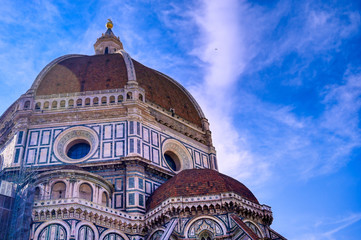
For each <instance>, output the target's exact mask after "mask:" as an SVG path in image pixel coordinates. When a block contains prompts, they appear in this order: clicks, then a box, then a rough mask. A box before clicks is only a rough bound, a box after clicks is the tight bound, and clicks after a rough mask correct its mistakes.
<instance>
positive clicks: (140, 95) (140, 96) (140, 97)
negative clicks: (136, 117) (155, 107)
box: [139, 94, 143, 102]
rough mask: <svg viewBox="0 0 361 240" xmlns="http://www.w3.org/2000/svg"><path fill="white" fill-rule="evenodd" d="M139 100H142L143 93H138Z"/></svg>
mask: <svg viewBox="0 0 361 240" xmlns="http://www.w3.org/2000/svg"><path fill="white" fill-rule="evenodd" d="M139 100H140V101H142V102H143V95H142V94H139Z"/></svg>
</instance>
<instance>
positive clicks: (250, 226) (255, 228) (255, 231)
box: [245, 222, 262, 238]
mask: <svg viewBox="0 0 361 240" xmlns="http://www.w3.org/2000/svg"><path fill="white" fill-rule="evenodd" d="M245 224H246V225H247V226H248V227H249V228H250V229H251V230H252V231H253V232H254V233H255V234H257V236H258V237H260V238H262V234H261V232H260V231H259V229H258V227H256V225H254V224H253V223H252V222H245Z"/></svg>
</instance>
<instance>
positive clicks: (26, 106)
mask: <svg viewBox="0 0 361 240" xmlns="http://www.w3.org/2000/svg"><path fill="white" fill-rule="evenodd" d="M29 108H30V101H26V102H25V103H24V109H29Z"/></svg>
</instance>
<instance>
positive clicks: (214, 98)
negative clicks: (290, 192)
mask: <svg viewBox="0 0 361 240" xmlns="http://www.w3.org/2000/svg"><path fill="white" fill-rule="evenodd" d="M292 7H293V6H291V5H290V4H288V3H287V2H285V1H281V2H279V3H278V4H277V5H276V7H275V8H273V9H266V8H264V7H261V6H258V5H255V4H253V5H251V4H249V3H247V2H245V1H202V2H201V4H200V5H199V9H198V10H196V11H195V12H193V17H194V19H195V21H196V23H197V24H198V27H199V29H200V36H199V38H198V39H197V45H198V47H197V48H195V49H193V50H192V51H191V54H194V55H195V56H197V57H198V58H200V59H201V60H202V61H203V63H204V65H202V67H203V69H204V70H205V76H204V81H203V82H201V83H198V84H195V85H194V86H193V88H192V89H191V91H192V93H193V94H194V95H195V98H196V99H197V100H198V101H199V102H200V104H201V106H202V108H203V110H204V112H205V113H206V116H208V117H209V121H210V123H211V130H212V134H213V139H214V145H215V147H216V149H217V154H218V160H219V166H220V169H221V170H222V171H225V172H226V173H228V174H230V175H232V176H235V177H238V178H239V179H241V180H247V181H248V180H249V181H251V182H252V184H257V183H262V182H263V181H265V180H267V179H269V178H270V177H271V176H273V177H274V176H275V173H276V172H278V173H279V172H280V171H281V172H282V171H284V172H287V174H288V175H295V176H294V177H296V178H298V177H300V178H303V179H309V178H311V177H314V176H316V175H319V174H325V173H330V172H333V171H335V170H337V169H338V168H339V167H341V166H342V165H343V164H345V163H346V162H347V161H348V158H347V156H348V155H349V154H350V153H351V151H352V149H354V148H355V147H359V146H360V144H358V143H359V142H360V140H361V136H360V134H358V132H359V129H358V124H359V119H358V114H357V112H358V111H359V110H360V108H361V105H360V104H359V102H358V99H359V96H360V95H361V92H360V91H359V90H358V88H359V86H358V85H357V84H358V83H359V82H361V81H360V79H359V77H358V75H357V74H356V75H352V76H351V74H350V75H349V76H347V77H345V83H344V84H342V83H339V84H336V85H332V86H328V87H326V88H325V89H324V92H323V93H322V94H323V95H322V96H320V98H323V99H324V100H323V101H322V102H315V104H321V105H323V106H324V108H325V110H324V111H323V112H322V111H321V113H320V116H313V115H298V114H296V111H297V109H295V107H294V106H289V105H282V104H280V103H276V102H267V101H264V100H262V98H261V97H259V96H258V95H257V94H256V93H253V92H246V90H245V89H242V87H239V86H240V80H241V79H242V77H243V76H244V75H245V74H249V73H251V72H255V71H259V70H263V69H264V68H265V67H267V66H269V65H270V64H276V66H277V64H278V63H279V62H280V61H283V59H284V58H285V56H287V55H288V54H289V53H290V52H296V53H297V54H298V55H299V59H300V60H301V62H300V63H299V64H294V65H293V66H291V68H290V69H289V71H290V72H292V73H293V74H296V75H297V74H301V73H299V72H302V71H306V70H308V68H309V64H310V63H311V62H312V61H313V59H314V58H315V56H317V54H323V53H325V51H333V49H334V48H337V47H338V46H339V45H340V44H341V43H342V41H343V40H344V39H346V38H348V37H351V36H352V34H355V33H356V32H357V31H358V26H360V17H359V13H357V12H355V11H351V10H347V11H346V10H344V11H341V10H339V9H332V8H330V9H327V10H322V9H319V8H318V7H317V6H313V5H311V4H309V3H305V4H300V5H298V7H301V9H300V12H299V14H297V15H295V16H294V17H293V18H288V21H289V23H288V25H290V26H288V25H287V24H284V28H285V29H284V31H280V30H277V27H279V25H280V21H282V19H284V18H285V17H289V14H290V11H291V10H292ZM343 19H347V21H344V20H343ZM274 31H280V32H279V33H274ZM269 34H273V35H274V36H276V37H275V38H274V39H270V37H269ZM273 35H272V36H273ZM324 60H326V61H327V57H326V58H325V59H324ZM285 74H287V73H285ZM310 80H311V79H305V78H303V77H302V76H301V75H299V76H298V78H296V79H290V80H289V83H287V82H281V83H280V84H286V85H288V84H289V85H290V87H292V85H296V87H299V86H302V84H304V81H310ZM273 81H277V79H273ZM292 81H293V83H292ZM260 84H261V85H260V86H259V87H260V88H261V89H262V88H263V87H264V86H263V85H262V84H263V83H260ZM264 91H267V89H264ZM315 101H317V99H316V100H315ZM239 115H242V117H243V118H242V117H239ZM237 116H238V117H237ZM237 121H238V122H237ZM286 169H287V171H286ZM259 176H262V177H259Z"/></svg>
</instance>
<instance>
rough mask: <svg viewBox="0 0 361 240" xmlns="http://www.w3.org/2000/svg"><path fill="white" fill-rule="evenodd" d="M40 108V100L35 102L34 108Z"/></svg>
mask: <svg viewBox="0 0 361 240" xmlns="http://www.w3.org/2000/svg"><path fill="white" fill-rule="evenodd" d="M40 108H41V102H37V103H36V104H35V110H40Z"/></svg>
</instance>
